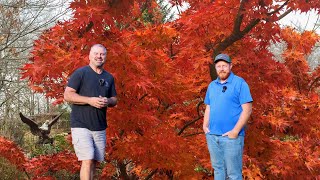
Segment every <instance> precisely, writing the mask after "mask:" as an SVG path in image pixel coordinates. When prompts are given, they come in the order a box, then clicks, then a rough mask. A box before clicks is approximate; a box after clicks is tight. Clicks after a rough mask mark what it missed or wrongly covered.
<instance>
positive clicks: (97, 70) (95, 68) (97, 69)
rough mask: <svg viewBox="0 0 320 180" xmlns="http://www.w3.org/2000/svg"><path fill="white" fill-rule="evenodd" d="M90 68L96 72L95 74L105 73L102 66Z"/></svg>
mask: <svg viewBox="0 0 320 180" xmlns="http://www.w3.org/2000/svg"><path fill="white" fill-rule="evenodd" d="M89 66H90V67H91V69H92V70H93V71H94V72H96V73H97V74H101V73H102V71H103V68H102V66H101V67H100V66H98V67H97V66H93V65H91V64H89Z"/></svg>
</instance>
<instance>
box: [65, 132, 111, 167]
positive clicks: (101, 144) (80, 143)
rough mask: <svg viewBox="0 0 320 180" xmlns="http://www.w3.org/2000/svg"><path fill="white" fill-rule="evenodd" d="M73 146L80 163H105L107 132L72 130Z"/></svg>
mask: <svg viewBox="0 0 320 180" xmlns="http://www.w3.org/2000/svg"><path fill="white" fill-rule="evenodd" d="M71 135H72V144H73V147H74V151H75V152H76V155H77V157H78V160H79V161H82V160H96V161H103V160H104V155H105V149H106V130H102V131H90V130H88V129H86V128H71Z"/></svg>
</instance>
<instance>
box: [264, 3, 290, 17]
mask: <svg viewBox="0 0 320 180" xmlns="http://www.w3.org/2000/svg"><path fill="white" fill-rule="evenodd" d="M288 2H289V0H287V1H286V2H284V3H283V4H282V5H281V6H280V7H279V8H278V9H275V10H274V11H272V12H269V13H267V15H268V16H271V15H272V14H275V13H277V12H279V11H280V10H281V9H282V8H283V7H284V6H285V5H287V4H288Z"/></svg>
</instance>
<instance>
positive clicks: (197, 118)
mask: <svg viewBox="0 0 320 180" xmlns="http://www.w3.org/2000/svg"><path fill="white" fill-rule="evenodd" d="M202 118H203V116H198V117H196V118H195V119H193V120H192V121H190V122H188V123H187V124H185V125H184V126H183V127H182V128H181V129H180V131H179V132H178V135H179V136H180V135H181V134H182V133H183V131H184V130H185V129H186V128H187V127H188V126H190V125H192V124H194V123H195V122H197V121H199V120H200V119H202Z"/></svg>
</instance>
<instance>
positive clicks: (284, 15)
mask: <svg viewBox="0 0 320 180" xmlns="http://www.w3.org/2000/svg"><path fill="white" fill-rule="evenodd" d="M292 11H293V9H291V8H290V9H288V10H287V11H286V12H284V13H283V14H281V15H280V16H279V17H278V20H280V19H282V18H284V17H286V16H287V15H288V14H289V13H291V12H292Z"/></svg>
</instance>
